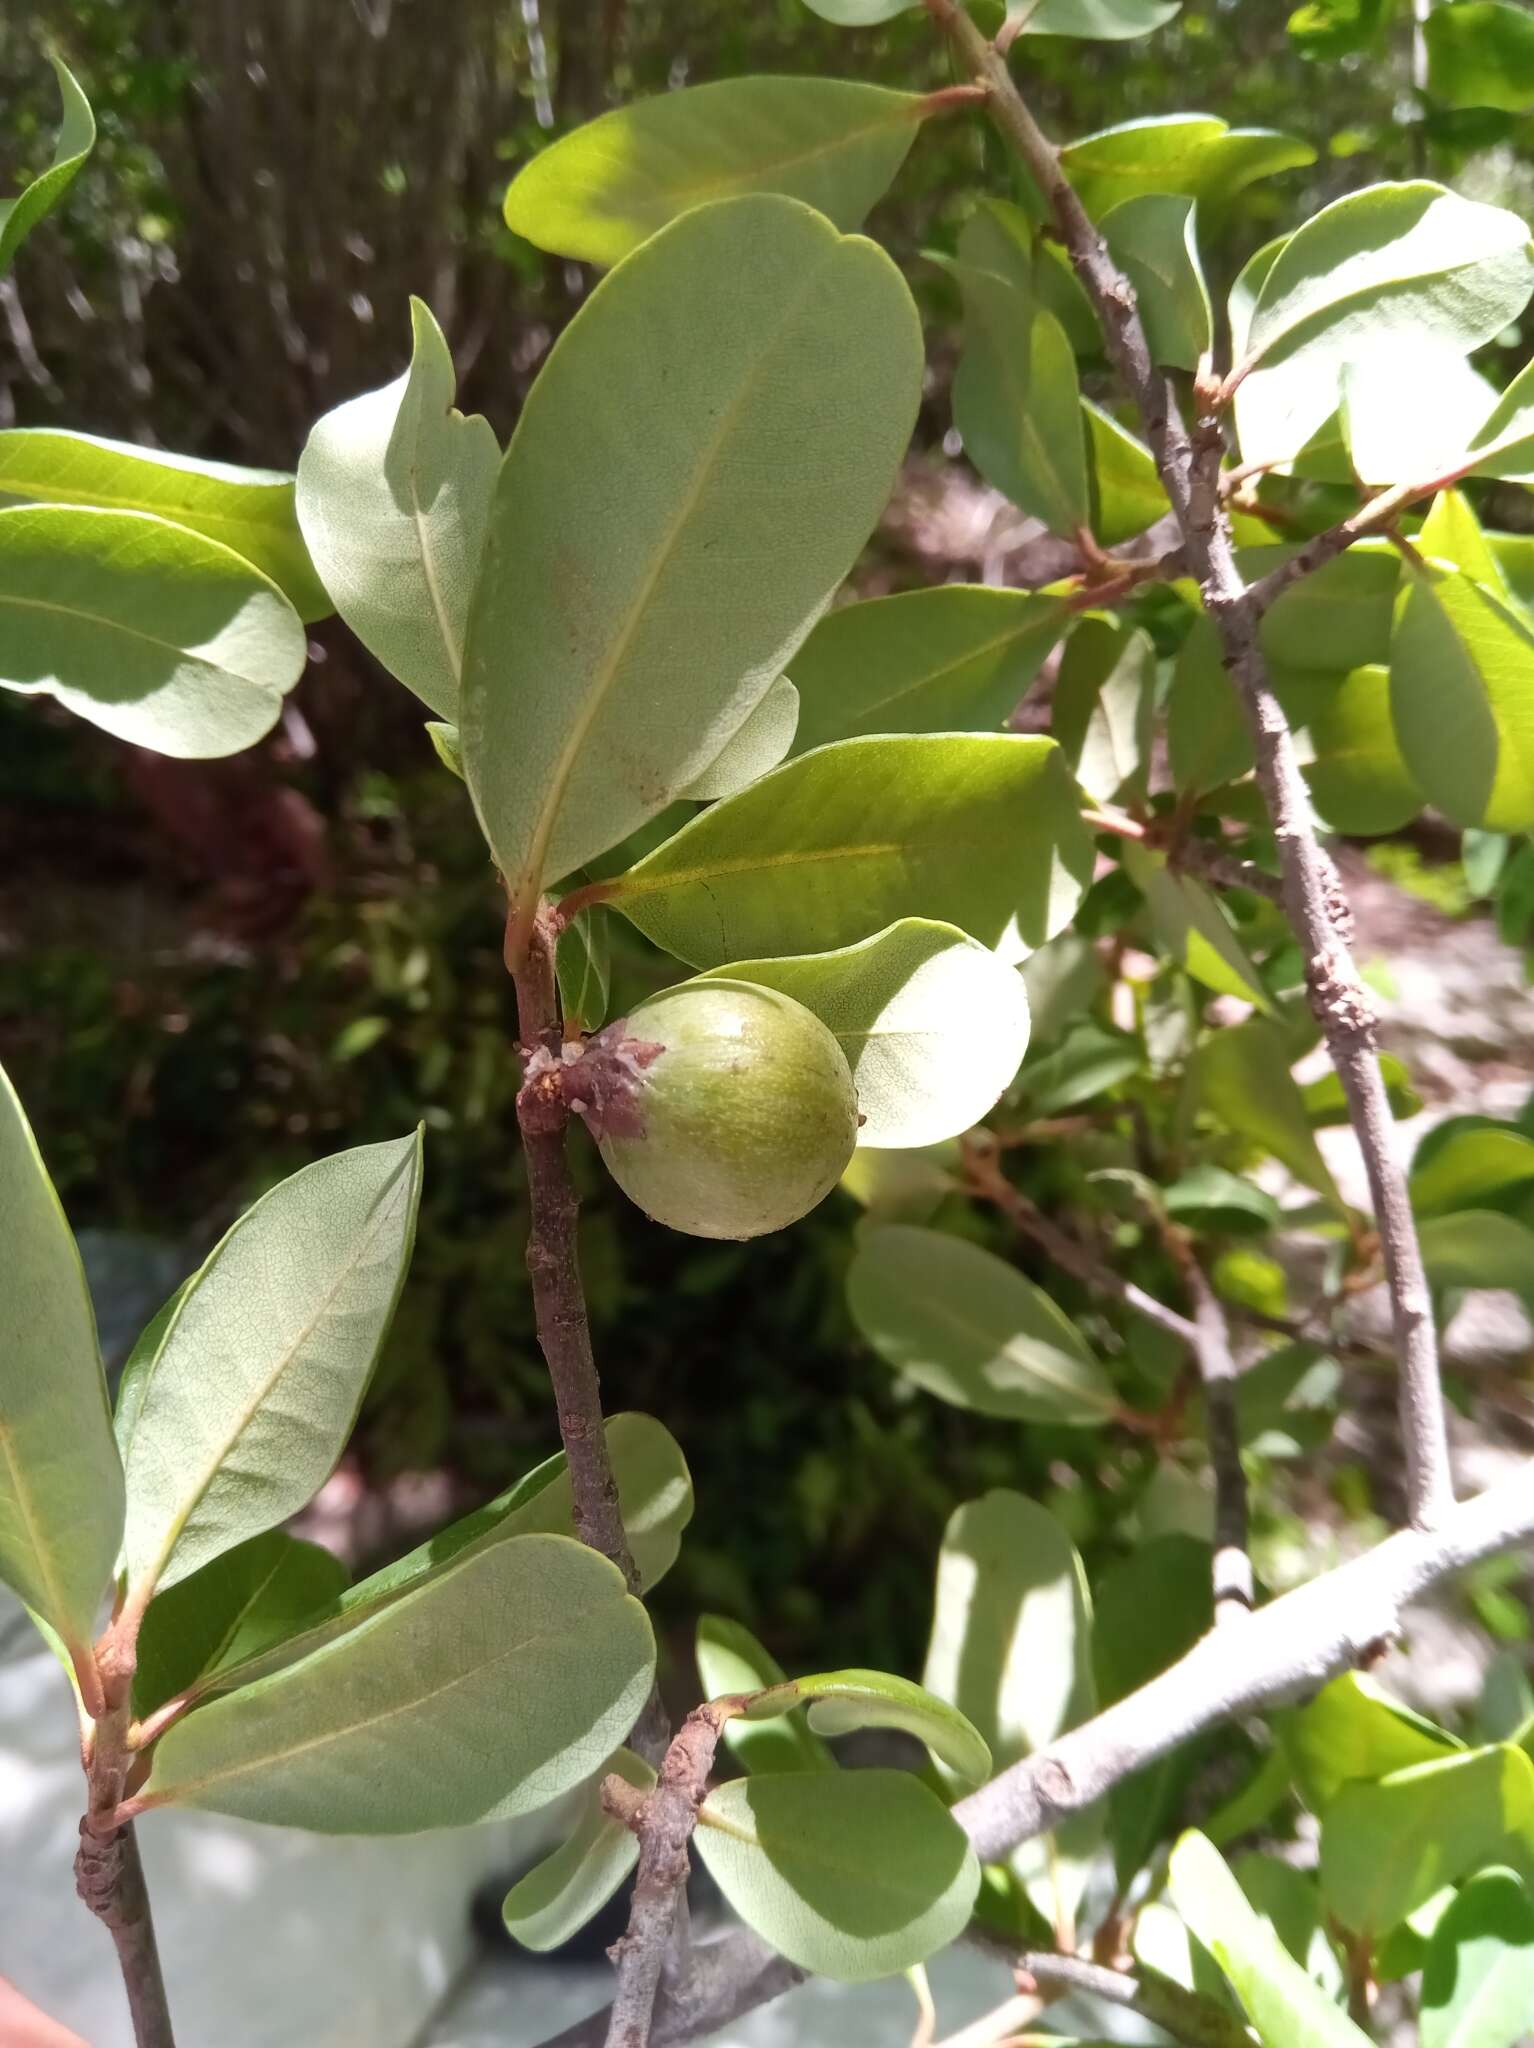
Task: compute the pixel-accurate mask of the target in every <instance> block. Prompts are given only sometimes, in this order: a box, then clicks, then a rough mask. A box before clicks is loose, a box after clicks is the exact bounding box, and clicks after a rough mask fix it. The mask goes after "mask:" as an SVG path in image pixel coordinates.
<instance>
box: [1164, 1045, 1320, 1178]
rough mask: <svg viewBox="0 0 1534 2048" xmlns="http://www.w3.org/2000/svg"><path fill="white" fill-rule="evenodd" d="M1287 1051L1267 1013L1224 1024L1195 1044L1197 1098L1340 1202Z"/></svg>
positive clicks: (1207, 1107) (1295, 1171) (1237, 1129)
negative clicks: (1266, 1015) (1201, 1041)
mask: <svg viewBox="0 0 1534 2048" xmlns="http://www.w3.org/2000/svg"><path fill="white" fill-rule="evenodd" d="M1290 1057H1291V1055H1290V1052H1289V1049H1288V1047H1287V1046H1286V1044H1285V1041H1284V1035H1283V1032H1282V1031H1281V1030H1280V1029H1279V1027H1278V1026H1277V1025H1276V1024H1272V1023H1270V1022H1269V1021H1268V1020H1267V1018H1265V1017H1252V1018H1249V1019H1248V1020H1247V1022H1246V1023H1244V1024H1236V1025H1226V1026H1225V1027H1224V1028H1223V1029H1221V1030H1219V1031H1215V1032H1213V1033H1212V1034H1211V1035H1210V1036H1209V1037H1208V1038H1207V1039H1206V1040H1205V1041H1204V1043H1203V1044H1202V1045H1201V1046H1200V1047H1199V1051H1198V1090H1199V1095H1200V1098H1201V1100H1202V1101H1203V1103H1204V1106H1205V1108H1206V1109H1208V1110H1210V1111H1212V1112H1213V1114H1214V1115H1215V1116H1217V1117H1219V1118H1220V1120H1221V1122H1223V1123H1225V1124H1227V1125H1228V1126H1229V1127H1230V1129H1231V1130H1233V1131H1239V1132H1241V1133H1242V1135H1243V1136H1245V1137H1248V1138H1251V1139H1252V1140H1254V1142H1255V1143H1257V1144H1258V1145H1260V1146H1261V1147H1262V1148H1263V1150H1264V1151H1266V1152H1271V1153H1272V1154H1273V1157H1274V1158H1275V1159H1277V1160H1279V1161H1281V1162H1282V1164H1283V1165H1285V1166H1287V1167H1288V1169H1289V1171H1290V1172H1291V1173H1292V1174H1293V1175H1294V1176H1295V1178H1296V1179H1297V1180H1301V1181H1303V1182H1304V1183H1305V1184H1306V1186H1307V1187H1312V1188H1314V1189H1316V1191H1317V1193H1319V1194H1322V1195H1324V1196H1326V1197H1327V1199H1328V1200H1330V1201H1333V1202H1337V1203H1340V1201H1341V1197H1340V1195H1339V1194H1338V1192H1337V1184H1336V1182H1335V1181H1334V1180H1333V1179H1332V1175H1331V1169H1330V1168H1329V1167H1328V1165H1327V1164H1326V1161H1325V1159H1323V1157H1322V1156H1321V1150H1320V1147H1319V1146H1318V1145H1317V1144H1316V1140H1315V1133H1314V1132H1313V1131H1312V1130H1311V1127H1310V1118H1309V1117H1308V1116H1307V1115H1306V1113H1305V1099H1304V1097H1303V1096H1302V1095H1301V1094H1300V1090H1299V1084H1298V1082H1297V1081H1296V1080H1295V1078H1294V1076H1293V1074H1291V1073H1290V1071H1289V1066H1290Z"/></svg>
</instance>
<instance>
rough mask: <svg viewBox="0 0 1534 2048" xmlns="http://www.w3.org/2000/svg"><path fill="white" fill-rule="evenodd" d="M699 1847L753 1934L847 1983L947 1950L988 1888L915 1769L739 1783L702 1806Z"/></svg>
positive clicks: (966, 1847) (713, 1795) (971, 1855)
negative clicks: (913, 1773) (977, 1897)
mask: <svg viewBox="0 0 1534 2048" xmlns="http://www.w3.org/2000/svg"><path fill="white" fill-rule="evenodd" d="M693 1842H694V1845H695V1847H696V1849H697V1851H698V1854H699V1856H700V1857H701V1858H702V1860H703V1863H704V1865H705V1866H706V1868H707V1870H708V1873H709V1875H710V1876H711V1877H712V1878H713V1880H714V1882H715V1883H716V1884H717V1885H718V1886H719V1889H720V1890H721V1891H722V1892H723V1893H724V1895H725V1898H726V1899H727V1900H728V1901H729V1903H730V1905H731V1906H733V1907H734V1909H735V1911H736V1912H737V1913H738V1914H739V1915H740V1917H741V1918H742V1919H743V1920H744V1921H745V1922H746V1925H747V1926H748V1927H751V1928H754V1929H755V1931H756V1932H757V1933H758V1934H759V1935H761V1936H762V1938H763V1939H764V1940H765V1941H767V1942H768V1943H770V1944H771V1946H772V1947H773V1948H775V1949H777V1950H778V1952H779V1953H780V1954H781V1955H785V1956H787V1957H788V1959H789V1960H790V1962H795V1963H798V1964H799V1965H800V1967H801V1968H802V1969H806V1970H812V1971H814V1972H815V1973H816V1974H817V1975H819V1976H823V1977H831V1978H834V1979H836V1980H837V1981H839V1982H841V1983H860V1982H863V1981H865V1980H867V1979H869V1978H873V1977H887V1976H890V1975H892V1974H893V1973H894V1972H895V1971H897V1970H905V1969H909V1968H910V1967H911V1966H912V1965H913V1964H914V1963H919V1962H923V1961H925V1959H926V1958H927V1957H928V1956H930V1955H933V1954H935V1953H936V1951H937V1950H938V1949H940V1948H945V1947H946V1946H947V1945H948V1943H949V1942H950V1941H952V1940H953V1939H954V1938H955V1936H956V1935H958V1934H959V1933H960V1932H961V1931H962V1930H963V1928H964V1926H965V1923H966V1922H967V1921H968V1919H969V1916H970V1913H971V1911H972V1910H973V1907H974V1902H975V1893H976V1891H977V1890H978V1888H979V1883H980V1868H979V1865H978V1864H977V1863H976V1861H975V1856H974V1851H973V1850H972V1849H971V1848H970V1846H969V1843H968V1842H967V1841H966V1839H965V1836H964V1831H963V1830H962V1828H960V1826H959V1824H958V1822H957V1821H955V1820H954V1819H953V1818H952V1817H951V1816H950V1815H949V1813H948V1812H947V1811H946V1809H945V1808H944V1807H943V1805H942V1803H941V1801H940V1800H939V1799H938V1798H937V1797H936V1795H935V1794H933V1793H932V1792H930V1791H928V1789H927V1787H926V1786H925V1785H923V1784H921V1783H919V1782H918V1780H917V1779H915V1778H914V1777H912V1776H911V1775H910V1774H909V1773H908V1772H905V1771H879V1770H868V1771H834V1772H824V1771H812V1772H809V1773H807V1774H805V1775H803V1776H797V1777H796V1776H788V1775H779V1774H777V1773H771V1774H769V1775H767V1776H757V1777H751V1778H737V1779H736V1780H735V1781H734V1782H733V1783H731V1784H728V1785H719V1786H716V1787H715V1789H714V1790H713V1791H712V1792H710V1794H709V1795H708V1798H707V1799H706V1800H705V1801H704V1802H703V1806H702V1809H701V1810H700V1812H699V1814H698V1828H697V1832H696V1834H695V1835H694V1836H693Z"/></svg>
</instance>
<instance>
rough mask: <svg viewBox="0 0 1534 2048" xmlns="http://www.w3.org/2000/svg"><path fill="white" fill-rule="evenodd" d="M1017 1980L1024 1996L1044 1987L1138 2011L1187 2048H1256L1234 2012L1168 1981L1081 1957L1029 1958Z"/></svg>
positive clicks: (1062, 1994) (1019, 1969) (1020, 1967)
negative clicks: (1084, 1959)
mask: <svg viewBox="0 0 1534 2048" xmlns="http://www.w3.org/2000/svg"><path fill="white" fill-rule="evenodd" d="M1017 1981H1018V1984H1019V1986H1020V1988H1021V1989H1023V1990H1024V1991H1027V1990H1029V1989H1031V1988H1032V1987H1033V1986H1034V1985H1040V1986H1043V1987H1044V1988H1046V1989H1047V1990H1049V1991H1050V1992H1052V1993H1053V1994H1054V1995H1055V1996H1056V1997H1057V1998H1059V1997H1067V1996H1069V1995H1070V1994H1071V1993H1072V1992H1077V1991H1080V1992H1085V1993H1086V1995H1087V1996H1088V1997H1089V1998H1100V1999H1102V2000H1103V2002H1104V2003H1105V2004H1107V2005H1118V2006H1122V2007H1124V2009H1125V2010H1126V2011H1128V2012H1137V2013H1139V2014H1140V2016H1141V2018H1142V2019H1147V2020H1150V2021H1151V2023H1152V2024H1153V2025H1155V2026H1158V2027H1160V2028H1161V2029H1162V2030H1163V2031H1164V2032H1166V2033H1168V2034H1170V2035H1171V2036H1172V2039H1173V2040H1174V2041H1180V2042H1182V2043H1183V2048H1252V2037H1251V2035H1250V2034H1249V2033H1248V2032H1247V2031H1246V2028H1245V2027H1244V2026H1243V2025H1242V2024H1241V2022H1240V2020H1238V2019H1237V2018H1236V2015H1235V2014H1234V2013H1233V2012H1229V2011H1227V2010H1226V2009H1225V2007H1223V2006H1220V2005H1216V2004H1215V2002H1214V2000H1213V1999H1212V1998H1204V1997H1202V1996H1201V1995H1200V1994H1199V1993H1198V1992H1197V1991H1187V1990H1185V1989H1184V1988H1183V1986H1182V1985H1181V1984H1174V1983H1172V1982H1171V1981H1170V1980H1169V1979H1168V1978H1165V1977H1153V1976H1151V1975H1149V1974H1146V1975H1143V1976H1141V1975H1135V1976H1131V1975H1130V1974H1129V1973H1128V1972H1127V1971H1124V1970H1109V1969H1105V1968H1104V1967H1103V1965H1102V1964H1101V1963H1088V1962H1084V1961H1083V1960H1082V1959H1081V1958H1080V1957H1079V1956H1053V1955H1025V1956H1022V1957H1020V1958H1019V1960H1018V1964H1017Z"/></svg>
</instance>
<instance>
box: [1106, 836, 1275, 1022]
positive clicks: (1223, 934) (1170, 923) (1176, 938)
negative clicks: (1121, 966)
mask: <svg viewBox="0 0 1534 2048" xmlns="http://www.w3.org/2000/svg"><path fill="white" fill-rule="evenodd" d="M1120 858H1121V859H1122V861H1123V863H1124V871H1125V873H1126V874H1127V875H1128V876H1129V878H1130V880H1131V881H1132V882H1133V883H1134V885H1135V887H1136V888H1137V889H1138V890H1139V891H1140V893H1141V895H1142V896H1143V897H1144V898H1145V902H1146V907H1147V908H1148V910H1149V912H1150V918H1151V923H1152V925H1153V926H1154V928H1155V932H1156V936H1157V937H1158V938H1159V939H1160V940H1161V942H1162V944H1163V945H1164V946H1165V947H1166V948H1167V951H1168V952H1169V953H1170V954H1171V956H1172V958H1173V959H1174V960H1175V961H1176V962H1177V964H1178V965H1179V966H1180V967H1185V968H1186V969H1187V971H1188V972H1189V974H1191V975H1192V976H1193V978H1194V979H1195V980H1196V981H1201V982H1202V983H1203V984H1204V986H1205V988H1212V989H1213V990H1214V991H1215V992H1216V994H1219V995H1229V996H1238V997H1239V998H1240V999H1241V1000H1242V1001H1243V1002H1247V1003H1254V1004H1255V1005H1256V1006H1257V1008H1258V1009H1259V1010H1265V1011H1267V1012H1269V1013H1270V1014H1271V1012H1272V1010H1273V999H1272V997H1271V996H1270V995H1269V994H1268V992H1267V989H1266V988H1265V987H1264V986H1263V980H1262V976H1261V974H1260V973H1259V972H1258V970H1257V967H1256V966H1255V964H1254V963H1253V961H1252V960H1251V959H1250V958H1249V957H1248V955H1247V951H1246V948H1245V947H1244V946H1243V945H1242V943H1241V941H1240V939H1239V938H1238V937H1237V936H1236V932H1235V928H1234V926H1233V925H1232V924H1231V921H1230V919H1229V918H1228V917H1227V916H1226V914H1225V912H1224V910H1223V909H1222V908H1221V906H1220V903H1219V901H1218V899H1217V898H1216V897H1215V896H1214V895H1213V894H1212V893H1211V892H1210V891H1209V890H1208V889H1206V888H1205V887H1204V885H1203V883H1202V882H1200V881H1198V880H1196V879H1195V877H1193V876H1192V875H1180V874H1176V873H1174V872H1173V871H1172V869H1171V868H1170V867H1169V866H1168V864H1167V861H1166V857H1165V856H1164V855H1163V854H1160V853H1157V852H1155V851H1154V850H1153V849H1151V848H1148V847H1143V846H1137V845H1136V844H1134V842H1133V841H1126V842H1125V844H1124V846H1123V847H1122V848H1121V849H1120Z"/></svg>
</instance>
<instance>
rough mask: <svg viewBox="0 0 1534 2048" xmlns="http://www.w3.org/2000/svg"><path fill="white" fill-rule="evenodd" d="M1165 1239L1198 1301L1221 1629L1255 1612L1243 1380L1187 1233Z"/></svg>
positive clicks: (1198, 1354)
mask: <svg viewBox="0 0 1534 2048" xmlns="http://www.w3.org/2000/svg"><path fill="white" fill-rule="evenodd" d="M1161 1235H1162V1241H1163V1242H1164V1243H1165V1245H1166V1248H1167V1250H1168V1251H1169V1252H1170V1254H1171V1256H1172V1258H1173V1260H1174V1261H1175V1262H1176V1265H1177V1269H1178V1271H1179V1272H1180V1273H1181V1274H1182V1279H1183V1285H1184V1286H1185V1287H1186V1288H1187V1290H1188V1295H1189V1298H1190V1299H1191V1300H1192V1303H1193V1322H1194V1326H1195V1329H1196V1331H1197V1336H1196V1338H1195V1340H1194V1345H1193V1352H1194V1357H1195V1359H1196V1360H1197V1363H1198V1376H1199V1379H1200V1380H1201V1381H1202V1382H1203V1388H1204V1421H1205V1431H1206V1434H1207V1436H1208V1439H1209V1463H1210V1466H1211V1468H1212V1470H1213V1472H1214V1567H1213V1569H1214V1620H1215V1626H1216V1628H1219V1627H1222V1626H1223V1625H1224V1624H1225V1623H1227V1622H1229V1621H1235V1620H1242V1619H1244V1618H1245V1617H1246V1616H1247V1615H1248V1614H1249V1613H1250V1612H1251V1610H1252V1605H1253V1601H1254V1597H1255V1596H1254V1589H1253V1585H1252V1560H1251V1556H1250V1554H1249V1552H1248V1550H1247V1508H1246V1473H1245V1472H1244V1471H1243V1470H1242V1466H1241V1430H1240V1425H1239V1421H1238V1418H1237V1414H1236V1381H1237V1379H1238V1378H1239V1377H1240V1375H1239V1373H1238V1370H1237V1367H1236V1361H1235V1358H1234V1357H1233V1356H1232V1353H1231V1348H1230V1328H1229V1325H1228V1324H1227V1322H1226V1320H1225V1311H1224V1309H1223V1308H1222V1307H1221V1306H1220V1303H1219V1301H1218V1300H1217V1299H1216V1297H1215V1292H1214V1289H1213V1288H1212V1287H1211V1286H1210V1284H1209V1276H1208V1275H1207V1274H1206V1273H1205V1271H1204V1269H1203V1267H1202V1266H1201V1265H1200V1264H1199V1262H1198V1258H1197V1256H1196V1254H1195V1253H1194V1250H1193V1246H1192V1244H1191V1243H1190V1241H1189V1239H1188V1236H1187V1233H1186V1232H1185V1231H1183V1230H1181V1229H1179V1228H1178V1226H1177V1225H1176V1224H1175V1223H1171V1222H1166V1223H1164V1224H1163V1227H1162V1232H1161Z"/></svg>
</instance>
